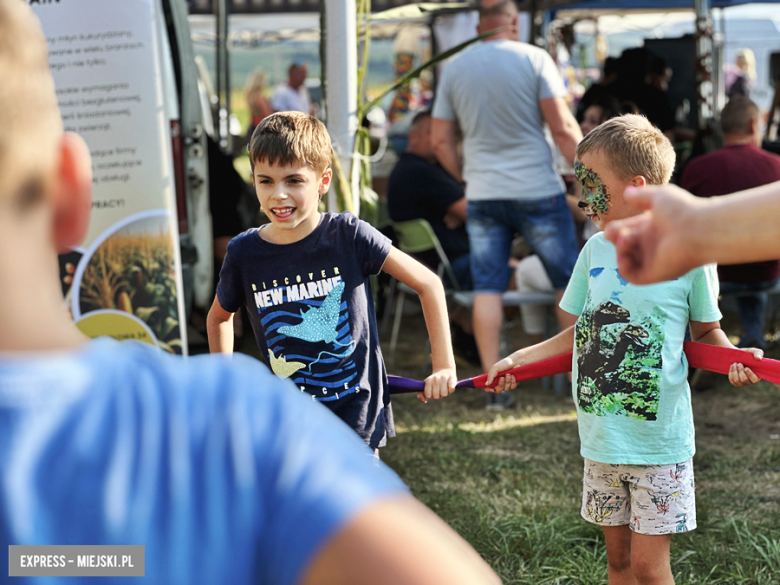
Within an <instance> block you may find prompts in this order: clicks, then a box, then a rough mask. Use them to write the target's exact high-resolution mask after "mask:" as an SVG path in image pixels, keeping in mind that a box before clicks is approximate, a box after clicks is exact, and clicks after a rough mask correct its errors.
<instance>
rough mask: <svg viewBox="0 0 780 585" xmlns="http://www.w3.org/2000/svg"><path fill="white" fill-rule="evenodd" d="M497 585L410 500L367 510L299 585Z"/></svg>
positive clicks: (456, 538) (467, 549)
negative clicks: (400, 584) (337, 584)
mask: <svg viewBox="0 0 780 585" xmlns="http://www.w3.org/2000/svg"><path fill="white" fill-rule="evenodd" d="M332 583H340V584H341V585H369V584H370V585H395V584H397V583H403V584H404V585H431V584H436V583H442V584H444V583H446V584H448V585H483V584H486V585H487V584H494V583H495V584H498V583H501V579H499V577H498V575H496V574H495V573H494V572H493V570H492V569H491V568H490V567H489V566H488V564H487V563H486V562H485V561H484V560H482V558H481V557H480V556H479V555H478V554H477V552H476V551H475V550H474V549H473V548H472V547H471V546H470V545H469V544H468V543H467V542H466V541H465V540H463V538H461V537H460V535H458V534H457V533H456V532H455V531H454V530H453V529H452V528H450V527H449V526H448V525H447V524H445V523H444V522H443V521H442V520H441V519H440V518H439V517H438V516H436V515H435V514H434V513H433V512H431V511H430V510H429V509H428V508H426V507H425V506H424V505H422V504H421V503H419V502H418V501H416V500H415V499H414V498H411V497H405V498H400V499H394V500H388V501H385V502H380V503H378V504H376V505H374V506H371V507H370V508H369V509H368V510H366V511H364V512H363V513H361V514H359V515H358V517H357V518H356V519H355V520H353V521H352V522H351V523H349V524H348V525H347V527H346V528H344V529H343V530H342V531H341V532H340V533H338V534H337V535H336V536H335V538H333V539H332V540H331V541H330V542H329V543H327V544H326V545H325V547H324V548H323V549H322V551H321V552H320V553H319V554H318V555H317V556H316V558H315V559H314V561H313V562H312V563H311V565H310V566H309V568H308V569H307V570H306V572H305V573H304V578H303V580H302V585H330V584H332Z"/></svg>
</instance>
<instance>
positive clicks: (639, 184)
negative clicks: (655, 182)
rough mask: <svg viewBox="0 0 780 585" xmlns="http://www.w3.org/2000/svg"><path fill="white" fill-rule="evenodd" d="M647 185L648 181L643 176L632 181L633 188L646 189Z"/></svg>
mask: <svg viewBox="0 0 780 585" xmlns="http://www.w3.org/2000/svg"><path fill="white" fill-rule="evenodd" d="M645 185H647V179H646V178H645V177H643V176H642V175H636V176H635V177H634V178H633V179H631V186H632V187H644V186H645Z"/></svg>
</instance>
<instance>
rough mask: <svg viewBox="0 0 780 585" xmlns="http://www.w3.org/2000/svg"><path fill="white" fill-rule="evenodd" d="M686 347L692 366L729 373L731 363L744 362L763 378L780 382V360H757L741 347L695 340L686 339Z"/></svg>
mask: <svg viewBox="0 0 780 585" xmlns="http://www.w3.org/2000/svg"><path fill="white" fill-rule="evenodd" d="M684 349H685V355H686V357H687V358H688V365H689V366H691V367H692V368H698V369H699V370H708V371H710V372H717V373H718V374H726V375H728V373H729V368H730V367H731V364H743V365H744V366H745V367H748V368H750V369H751V370H753V373H754V374H755V375H756V376H758V377H759V378H761V379H762V380H766V381H767V382H772V383H773V384H780V361H777V360H770V359H769V358H764V359H762V360H757V359H755V358H754V357H753V356H752V355H750V354H749V353H747V352H745V351H742V350H741V349H732V348H730V347H718V346H716V345H708V344H706V343H696V342H693V341H686V342H685V345H684Z"/></svg>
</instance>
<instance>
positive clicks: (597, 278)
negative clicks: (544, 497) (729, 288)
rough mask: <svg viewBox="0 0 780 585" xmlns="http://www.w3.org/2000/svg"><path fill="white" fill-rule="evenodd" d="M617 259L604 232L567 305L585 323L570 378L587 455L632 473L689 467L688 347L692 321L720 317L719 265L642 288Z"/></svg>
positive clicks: (580, 264)
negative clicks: (624, 274) (630, 467)
mask: <svg viewBox="0 0 780 585" xmlns="http://www.w3.org/2000/svg"><path fill="white" fill-rule="evenodd" d="M616 260H617V259H616V253H615V246H614V245H613V244H612V243H610V242H608V241H606V240H605V239H604V235H603V234H597V235H596V236H594V237H592V238H591V239H590V240H588V242H587V244H586V245H585V247H584V248H583V250H582V252H581V253H580V256H579V258H578V259H577V264H576V266H575V268H574V273H573V274H572V278H571V280H570V281H569V286H568V287H567V288H566V292H565V294H564V296H563V299H562V300H561V308H562V309H563V310H564V311H567V312H569V313H572V314H574V315H579V319H578V320H577V324H576V327H575V341H574V356H575V357H574V363H573V368H572V372H573V373H572V375H573V378H572V380H573V396H574V401H575V403H576V405H577V420H578V425H579V432H580V440H581V444H582V448H581V453H582V456H583V457H585V458H587V459H591V460H593V461H599V462H601V463H615V464H621V463H622V464H634V465H663V464H672V463H679V462H683V461H687V460H688V459H690V458H691V457H692V456H693V454H694V452H695V444H694V427H693V413H692V410H691V396H690V388H689V386H688V380H687V375H688V362H687V360H686V358H685V354H684V352H683V342H684V340H685V332H686V329H687V327H688V322H689V321H701V322H712V321H717V320H719V319H720V318H721V313H720V311H719V310H718V304H717V297H718V278H717V272H716V269H715V266H714V265H709V266H704V267H701V268H697V269H695V270H692V271H691V272H689V273H688V274H686V275H685V276H682V277H680V278H678V279H676V280H673V281H669V282H663V283H659V284H653V285H648V286H635V285H632V284H629V283H627V282H626V281H625V280H623V279H622V278H621V277H620V275H619V274H618V271H617V261H616Z"/></svg>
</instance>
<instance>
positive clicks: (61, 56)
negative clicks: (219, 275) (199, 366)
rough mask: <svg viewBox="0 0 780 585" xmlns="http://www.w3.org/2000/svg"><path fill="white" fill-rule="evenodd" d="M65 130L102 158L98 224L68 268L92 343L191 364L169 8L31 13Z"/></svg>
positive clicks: (72, 1) (66, 280)
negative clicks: (101, 340)
mask: <svg viewBox="0 0 780 585" xmlns="http://www.w3.org/2000/svg"><path fill="white" fill-rule="evenodd" d="M31 7H32V8H33V10H34V11H35V12H36V14H37V15H38V17H39V18H40V19H41V23H42V24H43V30H44V33H45V34H46V37H47V40H48V44H49V62H50V67H51V70H52V74H53V75H54V81H55V85H56V89H57V96H58V100H59V105H60V109H61V112H62V118H63V122H64V125H65V129H66V130H69V131H72V132H76V133H78V134H80V135H81V136H82V137H83V138H84V139H85V140H86V142H87V144H88V146H89V149H90V152H91V154H92V170H93V185H92V197H93V201H92V220H91V223H90V227H89V233H88V235H87V238H86V240H85V241H84V243H83V245H82V247H81V248H79V249H77V250H74V251H73V252H71V253H69V254H64V255H62V256H61V257H60V273H61V278H62V286H63V293H64V294H65V298H66V302H67V303H68V308H69V309H70V311H71V313H72V315H73V319H74V321H75V322H76V325H77V326H78V327H79V329H81V330H82V331H83V332H84V333H85V334H86V335H88V336H90V337H97V336H101V335H108V336H111V337H114V338H116V339H120V340H125V339H135V340H140V341H144V342H147V343H151V344H153V345H155V346H157V347H159V348H161V349H163V350H166V351H169V352H171V353H177V354H184V353H186V347H187V344H186V326H185V317H184V315H185V313H184V308H183V307H184V304H183V291H182V284H181V283H182V279H181V262H180V258H179V246H178V239H179V235H178V230H177V224H176V203H175V197H174V194H175V187H174V165H173V156H172V142H171V119H172V118H173V117H176V116H177V114H176V112H175V111H173V110H174V108H176V107H177V106H176V99H175V95H171V94H172V93H173V92H175V84H174V80H173V71H172V66H171V64H170V63H168V62H167V61H165V59H169V58H170V55H169V52H168V48H167V45H166V44H165V40H164V39H165V38H166V37H165V31H164V30H163V27H162V17H161V12H160V10H161V9H160V7H159V0H122V1H121V2H106V1H105V0H67V1H66V2H65V1H63V2H46V3H38V2H36V3H32V4H31Z"/></svg>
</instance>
